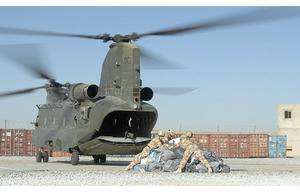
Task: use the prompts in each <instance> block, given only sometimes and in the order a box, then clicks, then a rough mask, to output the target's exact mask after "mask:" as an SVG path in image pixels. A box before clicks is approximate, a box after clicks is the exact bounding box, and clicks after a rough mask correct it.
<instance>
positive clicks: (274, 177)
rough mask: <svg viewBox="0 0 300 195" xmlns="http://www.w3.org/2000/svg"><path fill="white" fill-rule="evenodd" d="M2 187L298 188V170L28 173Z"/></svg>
mask: <svg viewBox="0 0 300 195" xmlns="http://www.w3.org/2000/svg"><path fill="white" fill-rule="evenodd" d="M0 181H1V185H2V186H10V185H19V186H44V185H46V186H73V185H75V186H95V185H96V186H115V185H116V186H132V185H142V186H144V185H159V186H170V185H172V186H177V185H180V186H299V185H300V172H299V171H293V172H292V171H278V172H261V171H258V172H231V173H227V174H225V173H222V174H221V173H219V174H208V173H165V172H160V173H157V172H156V173H149V172H145V173H141V172H135V171H131V172H120V171H116V172H99V171H31V172H19V173H9V174H3V175H1V176H0Z"/></svg>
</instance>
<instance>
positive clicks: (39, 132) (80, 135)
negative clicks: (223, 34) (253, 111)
mask: <svg viewBox="0 0 300 195" xmlns="http://www.w3.org/2000/svg"><path fill="white" fill-rule="evenodd" d="M299 15H300V13H299V11H297V10H296V12H295V11H292V12H291V11H290V10H286V8H274V9H263V10H258V11H253V12H249V13H243V14H238V15H233V16H229V17H228V16H227V17H223V18H221V19H217V20H212V21H208V22H202V23H197V24H194V25H190V26H186V27H179V28H173V29H168V30H162V31H155V32H150V33H144V34H137V33H132V34H129V35H119V34H117V35H115V36H110V35H109V34H102V35H77V34H67V33H56V32H46V31H38V30H27V29H19V28H10V27H0V33H1V34H15V35H33V36H58V37H71V38H72V37H73V38H85V39H96V40H103V42H105V43H106V42H109V41H112V42H113V43H112V44H110V45H109V51H108V53H107V55H106V58H105V60H104V62H103V65H102V73H101V80H100V85H99V86H97V85H94V84H92V85H89V84H84V83H76V84H70V83H65V84H61V83H59V82H57V81H56V80H55V79H53V78H51V77H50V76H48V75H47V73H45V72H43V71H42V70H40V69H38V68H32V67H30V69H31V71H33V72H36V73H37V74H39V76H40V78H43V79H47V80H48V81H49V82H48V83H47V84H46V85H44V86H39V87H35V88H30V89H25V90H20V91H15V92H9V93H2V94H0V97H7V96H11V95H19V94H24V93H30V92H32V91H34V90H37V89H46V92H47V97H46V103H45V104H42V105H37V108H38V114H37V117H36V121H35V123H34V125H35V131H34V134H33V137H32V142H33V144H34V145H35V146H38V147H40V148H41V151H38V152H37V155H36V161H37V162H41V161H42V160H43V162H48V160H49V154H48V152H46V151H45V150H44V149H46V148H48V149H51V150H54V151H61V152H69V153H71V154H72V156H71V164H72V165H77V164H78V163H79V155H90V156H92V157H93V159H94V162H95V163H98V162H102V163H104V162H105V161H106V155H107V154H137V153H139V152H140V151H141V150H142V149H143V148H144V147H145V146H146V145H147V144H148V143H149V141H150V136H151V130H152V129H153V127H154V125H155V124H156V121H157V117H158V112H157V110H156V108H155V107H153V106H152V105H150V104H148V103H146V101H150V100H151V99H152V97H153V91H152V89H151V88H149V87H142V82H141V78H140V56H141V54H140V48H139V47H138V46H137V45H136V44H134V43H133V41H137V40H138V39H140V38H143V37H147V36H163V35H175V34H180V33H185V32H190V31H196V30H197V31H201V30H208V29H214V28H219V27H227V26H233V25H238V24H246V23H253V22H260V21H268V20H277V19H282V18H287V17H294V16H299ZM2 53H4V55H5V54H7V56H9V57H12V58H14V55H13V54H12V53H6V52H5V50H4V51H3V52H2ZM18 60H19V61H20V62H22V59H18Z"/></svg>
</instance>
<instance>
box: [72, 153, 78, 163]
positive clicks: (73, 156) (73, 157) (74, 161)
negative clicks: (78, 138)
mask: <svg viewBox="0 0 300 195" xmlns="http://www.w3.org/2000/svg"><path fill="white" fill-rule="evenodd" d="M78 162H79V153H78V152H77V151H74V152H72V156H71V164H72V165H78Z"/></svg>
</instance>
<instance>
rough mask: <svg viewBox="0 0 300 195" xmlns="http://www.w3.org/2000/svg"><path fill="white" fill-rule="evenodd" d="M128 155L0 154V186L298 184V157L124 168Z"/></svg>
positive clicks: (299, 180) (299, 161)
mask: <svg viewBox="0 0 300 195" xmlns="http://www.w3.org/2000/svg"><path fill="white" fill-rule="evenodd" d="M131 160H132V158H112V157H108V158H107V162H106V163H105V164H94V162H93V159H92V158H91V157H87V156H82V157H80V162H79V164H78V165H77V166H73V165H71V163H70V157H56V158H53V157H52V158H50V160H49V162H48V163H36V162H35V158H34V157H7V156H1V157H0V186H14V185H21V186H24V185H25V186H28V185H29V186H47V185H50V186H74V185H75V186H111V185H113V186H145V185H147V186H170V185H171V186H300V158H246V159H223V160H224V162H225V163H226V164H228V165H229V166H230V168H231V172H230V173H222V174H220V173H214V174H208V173H179V174H176V173H168V172H155V173H150V172H144V173H142V172H138V171H130V172H127V171H125V168H126V166H127V165H128V164H129V163H130V161H131Z"/></svg>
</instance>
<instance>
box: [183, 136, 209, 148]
mask: <svg viewBox="0 0 300 195" xmlns="http://www.w3.org/2000/svg"><path fill="white" fill-rule="evenodd" d="M185 135H186V137H187V139H188V140H190V141H191V142H193V143H194V144H196V145H197V146H198V147H200V149H201V150H203V151H206V150H205V148H204V147H203V146H202V145H201V144H200V143H199V142H198V141H197V140H196V139H195V138H194V137H193V133H192V132H186V133H185Z"/></svg>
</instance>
